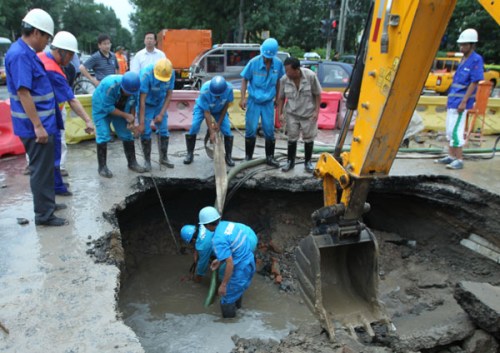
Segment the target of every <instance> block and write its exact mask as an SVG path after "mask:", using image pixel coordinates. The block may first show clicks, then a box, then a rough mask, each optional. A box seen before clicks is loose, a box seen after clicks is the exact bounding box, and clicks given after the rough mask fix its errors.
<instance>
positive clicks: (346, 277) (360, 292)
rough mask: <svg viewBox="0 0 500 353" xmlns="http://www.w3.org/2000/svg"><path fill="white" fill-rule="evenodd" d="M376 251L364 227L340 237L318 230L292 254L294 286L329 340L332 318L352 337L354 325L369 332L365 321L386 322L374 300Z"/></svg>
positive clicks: (331, 336)
mask: <svg viewBox="0 0 500 353" xmlns="http://www.w3.org/2000/svg"><path fill="white" fill-rule="evenodd" d="M378 253H379V251H378V245H377V241H376V238H375V236H374V235H373V233H372V232H371V231H370V230H369V229H368V228H365V229H364V230H363V231H361V233H360V235H359V236H354V237H346V238H344V239H342V240H339V239H336V237H333V236H332V235H330V234H321V235H309V236H307V237H306V238H304V239H302V240H301V242H300V243H299V246H298V248H297V250H296V253H295V255H296V260H295V261H296V262H295V265H296V270H297V274H298V279H299V284H300V286H299V287H300V290H301V292H302V295H303V297H304V299H305V302H306V303H307V305H308V306H309V309H310V310H311V311H312V312H313V313H314V314H315V315H316V316H317V317H318V319H319V321H320V323H321V325H322V327H323V328H324V329H325V330H326V331H327V332H328V334H329V336H330V339H331V340H333V341H334V340H335V327H336V326H337V325H336V323H340V324H341V325H342V326H344V327H345V328H347V329H348V330H349V331H350V333H351V334H352V335H353V336H354V335H355V329H356V328H357V327H363V328H364V329H365V330H366V332H367V333H368V334H370V335H371V336H373V335H374V332H373V329H372V327H371V326H370V324H371V323H373V322H380V321H381V322H384V323H386V324H388V323H389V320H388V319H387V316H386V315H385V314H384V312H383V310H382V308H381V304H380V303H379V301H378V300H377V289H378Z"/></svg>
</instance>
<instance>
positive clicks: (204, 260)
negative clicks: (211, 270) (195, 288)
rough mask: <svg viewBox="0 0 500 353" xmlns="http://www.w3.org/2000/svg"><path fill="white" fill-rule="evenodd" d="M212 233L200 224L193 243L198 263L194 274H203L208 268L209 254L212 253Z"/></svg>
mask: <svg viewBox="0 0 500 353" xmlns="http://www.w3.org/2000/svg"><path fill="white" fill-rule="evenodd" d="M213 235H214V233H213V232H211V231H209V230H208V229H207V228H205V226H203V225H200V228H199V230H198V237H197V238H196V243H195V245H194V247H195V249H196V251H197V252H198V263H197V265H196V274H197V275H198V276H204V275H205V273H206V272H207V269H208V263H209V261H210V256H211V255H212V237H213Z"/></svg>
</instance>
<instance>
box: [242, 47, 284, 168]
mask: <svg viewBox="0 0 500 353" xmlns="http://www.w3.org/2000/svg"><path fill="white" fill-rule="evenodd" d="M260 52H261V54H260V55H258V56H256V57H254V58H253V59H251V60H250V61H249V62H248V64H247V65H246V66H245V68H244V69H243V71H242V72H241V77H242V78H243V80H242V81H241V100H240V107H241V109H243V110H246V113H245V160H247V161H249V160H251V159H252V157H253V151H254V149H255V141H256V134H257V126H258V125H259V118H261V119H262V129H263V130H264V137H265V139H266V144H265V146H266V163H267V165H270V166H273V167H276V168H279V166H280V164H279V162H278V161H277V160H276V159H274V148H275V143H276V140H275V138H274V103H275V98H276V94H277V92H279V87H280V78H281V77H282V76H283V75H284V74H285V69H284V67H283V63H282V62H281V60H280V59H278V58H277V57H276V54H277V53H278V41H276V39H274V38H268V39H266V40H265V41H264V43H262V45H261V47H260ZM247 87H248V100H247V98H246V92H247Z"/></svg>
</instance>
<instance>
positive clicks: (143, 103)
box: [138, 59, 175, 172]
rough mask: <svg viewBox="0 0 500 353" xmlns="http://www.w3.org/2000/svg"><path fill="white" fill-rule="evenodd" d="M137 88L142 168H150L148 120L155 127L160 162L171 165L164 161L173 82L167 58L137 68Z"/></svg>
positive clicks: (166, 150)
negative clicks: (142, 156)
mask: <svg viewBox="0 0 500 353" xmlns="http://www.w3.org/2000/svg"><path fill="white" fill-rule="evenodd" d="M140 78H141V90H140V98H139V105H138V107H139V131H140V132H141V133H142V135H141V144H142V150H143V152H144V159H145V161H146V165H145V169H146V171H148V172H149V171H150V170H151V123H154V124H155V126H156V131H157V134H158V135H159V137H158V138H159V139H160V143H159V149H160V151H159V152H160V164H162V165H165V166H167V168H173V167H174V164H173V163H171V162H170V161H169V160H168V142H169V132H168V113H167V108H168V105H169V104H170V99H171V98H172V92H173V89H174V84H175V71H173V68H172V63H171V62H170V60H168V59H160V60H158V61H157V62H156V64H154V65H153V64H151V65H149V66H146V67H145V68H144V69H142V70H141V75H140Z"/></svg>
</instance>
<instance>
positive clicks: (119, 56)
mask: <svg viewBox="0 0 500 353" xmlns="http://www.w3.org/2000/svg"><path fill="white" fill-rule="evenodd" d="M115 56H116V60H118V71H119V73H120V75H123V74H124V73H125V72H127V70H128V65H127V57H126V56H125V54H124V53H123V47H122V46H120V45H119V46H117V47H116V52H115Z"/></svg>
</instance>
